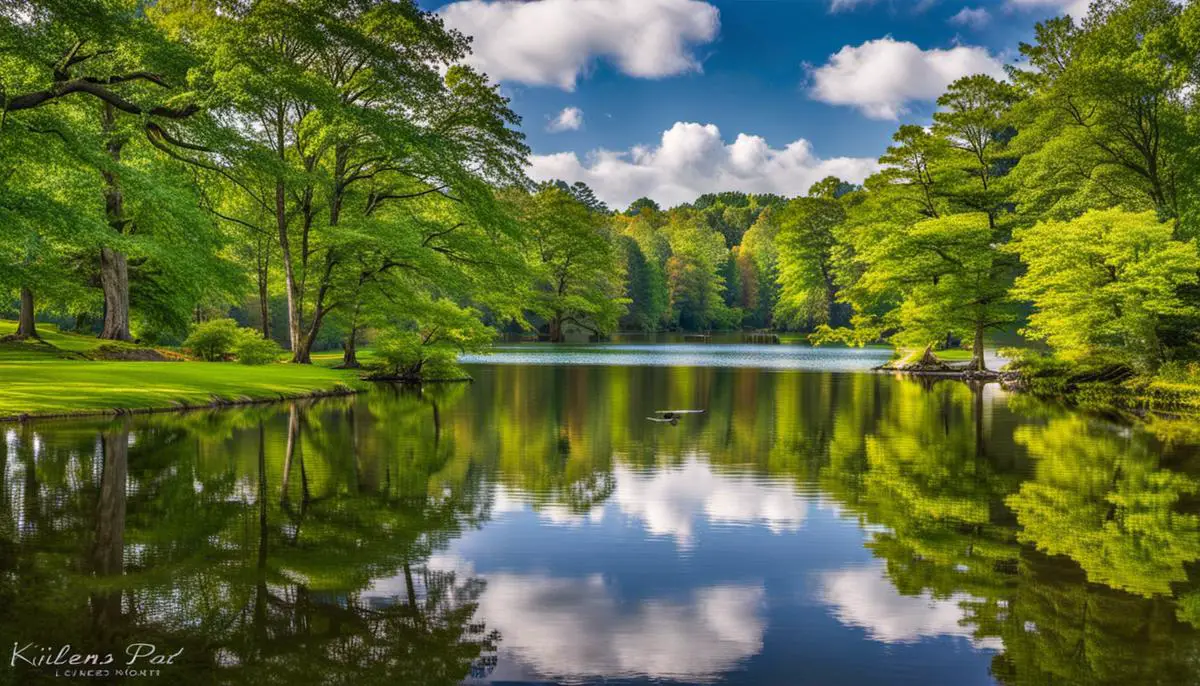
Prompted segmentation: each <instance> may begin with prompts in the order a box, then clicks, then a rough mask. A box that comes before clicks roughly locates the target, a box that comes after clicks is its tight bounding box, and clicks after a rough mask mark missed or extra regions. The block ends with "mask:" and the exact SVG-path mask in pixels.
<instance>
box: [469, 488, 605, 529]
mask: <svg viewBox="0 0 1200 686" xmlns="http://www.w3.org/2000/svg"><path fill="white" fill-rule="evenodd" d="M526 510H533V511H534V512H536V513H537V516H538V519H541V520H542V521H543V522H546V523H548V524H557V525H560V526H581V525H583V524H598V523H600V522H601V521H602V520H603V519H604V506H603V505H596V506H595V507H593V508H591V509H589V510H588V511H586V512H574V511H572V510H571V509H570V508H568V507H567V506H566V505H562V504H560V503H551V504H549V505H539V506H537V507H536V508H535V507H534V506H533V505H532V504H531V503H530V502H529V499H528V498H525V497H522V496H521V494H520V493H517V492H514V491H512V490H510V489H508V488H505V487H504V486H503V485H500V484H497V485H496V487H495V490H494V491H493V492H492V516H493V517H498V516H500V515H504V514H507V513H510V512H525V511H526Z"/></svg>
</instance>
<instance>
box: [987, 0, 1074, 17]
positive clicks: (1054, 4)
mask: <svg viewBox="0 0 1200 686" xmlns="http://www.w3.org/2000/svg"><path fill="white" fill-rule="evenodd" d="M1008 6H1009V7H1011V8H1013V9H1017V10H1043V11H1051V12H1055V13H1057V14H1069V15H1071V17H1072V18H1074V19H1076V20H1079V19H1083V18H1084V17H1086V16H1087V14H1088V9H1089V7H1090V6H1091V0H1008Z"/></svg>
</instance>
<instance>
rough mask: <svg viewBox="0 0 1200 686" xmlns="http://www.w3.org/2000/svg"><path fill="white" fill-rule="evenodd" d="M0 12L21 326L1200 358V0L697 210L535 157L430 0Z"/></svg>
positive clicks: (1128, 24) (327, 342) (284, 339)
mask: <svg viewBox="0 0 1200 686" xmlns="http://www.w3.org/2000/svg"><path fill="white" fill-rule="evenodd" d="M0 31H3V36H2V37H0V44H2V45H3V46H4V49H3V51H0V61H2V67H3V70H2V71H3V74H4V80H3V85H2V90H0V100H2V104H3V115H2V119H0V146H2V147H3V162H0V167H2V168H0V292H2V293H3V294H4V297H3V302H0V306H2V307H11V309H12V311H13V314H15V315H18V321H19V326H18V328H17V330H16V337H17V338H36V337H37V336H38V331H37V326H38V323H39V322H54V323H56V324H58V325H59V326H60V327H61V328H65V329H74V330H77V331H83V332H91V333H94V334H97V335H98V336H99V337H100V338H102V339H111V340H113V341H130V340H137V341H140V342H145V343H150V344H178V343H180V342H182V341H184V340H185V339H187V338H188V337H189V336H195V335H196V334H197V330H198V329H199V330H201V332H202V333H204V334H212V333H213V329H220V328H221V327H225V328H226V329H229V330H228V331H226V333H227V334H228V336H227V338H228V339H229V340H230V341H233V340H241V341H242V342H243V343H244V344H245V345H244V348H243V349H244V350H246V351H247V352H246V353H245V354H246V355H247V358H248V359H249V357H253V355H254V346H253V345H250V343H249V339H250V338H255V339H258V340H260V341H261V342H262V345H261V346H259V350H258V353H259V354H260V357H264V358H265V359H272V357H271V355H270V352H271V350H272V348H271V346H273V345H274V344H273V343H270V342H271V341H274V342H276V343H277V344H279V346H280V347H281V348H282V349H286V350H287V351H288V356H289V358H290V360H291V361H292V362H295V363H302V364H303V363H308V362H310V361H311V359H312V353H313V352H314V351H316V350H328V349H340V350H342V351H343V363H344V364H345V365H346V366H348V367H354V366H356V365H357V364H358V358H357V351H358V349H359V348H360V347H361V346H363V345H365V344H370V345H371V346H373V347H375V348H376V349H378V350H380V351H382V352H383V353H384V356H385V358H386V359H387V360H388V361H389V363H391V364H393V365H394V367H395V369H396V371H397V372H402V373H403V374H406V375H411V376H429V375H430V374H434V375H436V373H437V371H438V370H440V369H444V367H445V365H447V364H449V363H451V362H452V360H453V357H454V355H455V354H456V353H457V352H459V351H462V350H473V349H479V348H482V347H484V346H486V345H488V344H489V343H490V342H491V341H492V340H494V339H495V337H496V335H497V333H499V332H506V333H510V334H524V335H529V336H540V337H542V338H544V339H546V340H550V341H562V340H564V339H565V338H566V337H567V336H568V335H569V334H570V333H572V332H576V333H580V334H584V335H588V336H596V337H605V336H609V335H611V334H612V333H614V332H617V331H645V332H655V331H672V330H674V331H711V330H743V329H756V330H774V331H782V330H786V331H796V332H801V333H803V334H807V335H808V336H809V338H810V340H812V341H813V342H816V343H829V342H841V343H848V344H856V345H861V344H866V343H873V342H891V343H892V344H894V345H897V346H903V347H916V348H924V347H926V346H930V347H933V348H945V347H964V348H967V349H970V350H971V351H972V355H971V363H970V367H971V368H974V369H981V368H982V367H983V366H984V356H983V351H984V344H985V340H987V339H988V338H989V337H990V336H991V335H992V332H995V331H999V330H1008V331H1013V330H1020V331H1021V332H1023V333H1024V334H1025V336H1026V337H1027V338H1028V339H1029V340H1032V341H1039V342H1041V343H1044V344H1045V346H1046V347H1047V348H1048V349H1049V350H1051V351H1053V353H1054V354H1055V355H1057V356H1058V358H1059V359H1061V360H1065V361H1067V362H1069V363H1082V362H1084V361H1089V360H1104V361H1106V363H1117V364H1120V365H1123V366H1125V367H1128V368H1129V369H1133V370H1137V371H1144V372H1158V373H1161V374H1169V375H1175V376H1176V377H1178V376H1179V375H1184V376H1188V377H1190V378H1193V379H1195V378H1197V377H1200V371H1198V367H1197V362H1196V360H1200V309H1198V307H1200V284H1198V274H1200V254H1198V251H1197V243H1196V240H1197V233H1198V228H1200V224H1198V223H1200V194H1198V193H1197V192H1196V189H1197V188H1200V185H1198V183H1197V181H1198V172H1200V162H1197V161H1196V160H1197V159H1200V158H1198V157H1197V154H1196V153H1197V150H1200V115H1198V113H1197V110H1196V107H1195V103H1196V92H1197V91H1196V86H1197V84H1198V81H1200V59H1198V58H1197V55H1200V8H1198V7H1197V6H1196V5H1194V4H1191V5H1187V6H1180V5H1179V4H1177V3H1175V2H1172V1H1171V0H1119V1H1118V0H1100V1H1099V2H1096V3H1094V5H1093V7H1092V10H1091V12H1090V14H1089V15H1088V16H1087V17H1083V18H1074V19H1073V18H1070V17H1062V18H1057V19H1052V20H1048V21H1046V22H1044V23H1042V24H1039V25H1038V27H1037V31H1036V39H1035V40H1034V41H1033V42H1032V43H1030V44H1022V45H1021V46H1020V48H1019V49H1020V55H1021V58H1020V59H1019V60H1017V61H1015V62H1014V63H1013V64H1012V65H1010V66H1009V68H1008V71H1007V76H1006V78H1005V79H1002V80H1001V79H996V78H992V77H990V76H986V75H975V76H969V77H966V78H963V79H960V80H958V81H957V82H955V83H953V84H952V85H951V86H950V87H949V88H948V89H947V91H946V92H945V93H944V94H943V95H942V96H941V97H940V98H939V99H938V103H937V104H938V107H937V111H936V113H935V114H934V115H933V121H932V123H931V124H930V125H929V126H917V125H903V126H900V127H899V129H898V130H897V131H896V133H895V135H894V137H893V143H892V144H891V146H890V147H889V148H888V149H887V150H886V151H885V152H884V154H883V155H882V156H881V157H880V163H881V167H880V171H879V172H878V173H876V174H874V175H872V176H871V177H869V178H867V179H866V180H865V182H864V183H862V184H861V185H856V184H851V183H847V182H845V181H843V180H839V179H836V178H828V179H825V180H823V181H820V182H819V183H817V184H815V185H813V186H812V187H811V188H808V189H797V197H793V198H785V197H780V196H777V195H769V194H768V195H760V194H747V193H742V192H725V193H717V194H708V195H704V196H701V197H699V198H697V199H696V200H695V201H694V202H692V203H688V204H684V205H680V206H677V207H673V208H662V207H660V206H659V205H658V204H656V203H655V201H654V200H652V199H649V198H642V199H639V200H637V201H636V202H634V203H633V204H632V205H630V206H629V207H628V208H625V209H620V208H609V207H608V206H606V205H605V203H604V202H602V201H601V200H599V199H598V198H597V197H596V195H595V194H594V193H593V191H592V190H591V189H589V188H588V187H587V186H586V185H584V184H582V183H574V184H571V183H569V182H567V181H555V182H549V183H533V182H532V181H530V180H529V179H528V178H527V177H526V160H527V157H528V154H529V150H528V148H527V147H526V145H525V143H524V137H523V135H522V134H521V132H520V128H519V127H520V120H519V118H518V117H517V115H516V114H515V113H514V112H513V111H512V109H511V108H510V106H509V103H508V101H507V100H506V99H505V98H504V97H503V96H502V95H501V94H500V92H499V90H498V88H497V87H496V86H495V85H494V84H493V83H492V82H491V81H490V80H489V79H488V77H487V76H486V75H485V74H481V73H479V72H477V71H475V70H473V69H471V68H470V67H468V66H465V64H464V57H465V56H466V55H467V53H468V51H469V49H470V40H469V38H468V37H465V36H463V35H461V34H459V33H457V32H455V31H453V30H451V29H448V28H447V27H445V26H444V25H443V24H442V22H441V20H440V19H439V18H438V17H437V15H435V14H431V13H427V12H424V11H422V10H420V9H419V8H418V7H417V6H416V4H415V3H414V2H384V1H382V0H379V1H370V0H361V1H356V2H349V1H347V0H314V1H313V2H309V3H306V4H305V5H304V11H303V12H298V11H296V8H295V7H294V5H293V3H290V2H286V1H284V0H259V1H257V2H249V3H247V2H233V1H225V0H210V1H207V2H195V1H194V0H159V1H158V2H155V3H142V2H135V1H134V0H71V1H70V2H66V1H65V0H33V1H32V2H22V3H15V4H5V5H4V9H3V21H2V22H0ZM229 320H233V321H232V322H230V321H229ZM230 327H232V328H230ZM239 327H240V328H239ZM217 333H220V332H217ZM218 338H219V336H218ZM193 340H195V339H193ZM263 346H266V350H265V352H266V354H265V355H263V352H264V350H263ZM223 354H224V353H223V351H222V350H219V349H218V350H216V351H215V352H214V356H216V357H221V356H222V355H223Z"/></svg>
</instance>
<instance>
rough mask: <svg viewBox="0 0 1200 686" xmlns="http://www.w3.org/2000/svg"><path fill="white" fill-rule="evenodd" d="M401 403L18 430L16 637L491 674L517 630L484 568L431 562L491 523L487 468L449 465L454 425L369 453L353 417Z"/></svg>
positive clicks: (367, 672) (243, 669)
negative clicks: (484, 481) (501, 627)
mask: <svg viewBox="0 0 1200 686" xmlns="http://www.w3.org/2000/svg"><path fill="white" fill-rule="evenodd" d="M385 405H387V404H386V403H385ZM387 407H388V408H389V409H390V408H391V406H390V405H387ZM351 412H357V413H358V414H359V415H360V416H359V417H356V418H354V419H351V418H350V417H348V416H347V415H348V414H349V413H351ZM362 414H366V415H369V417H368V418H367V419H363V418H362V417H361V415H362ZM384 414H385V416H383V417H382V418H380V417H376V416H375V413H373V412H367V411H365V409H364V408H363V407H355V403H353V402H348V403H325V404H321V405H320V406H319V407H316V406H311V407H310V406H307V405H292V406H290V407H288V408H285V409H283V410H282V412H280V411H279V410H277V409H267V408H256V409H251V410H247V411H245V412H244V413H230V412H222V413H213V414H212V415H180V416H178V417H174V416H166V415H164V416H156V417H148V418H144V419H142V420H140V421H137V422H132V421H130V420H120V421H114V422H90V423H86V424H85V423H73V424H55V423H45V424H38V425H23V426H22V427H20V429H19V430H17V431H10V432H8V433H7V434H6V435H5V436H6V441H5V443H4V455H3V456H4V458H5V469H4V470H3V471H2V472H0V473H3V474H4V478H5V481H4V482H3V485H4V489H3V495H4V500H3V503H4V506H5V507H4V512H3V513H2V515H0V517H2V519H0V536H3V539H2V542H0V564H3V567H2V568H0V579H3V581H2V582H0V598H2V599H4V600H5V601H10V600H11V602H5V603H4V604H3V606H2V609H0V626H2V627H3V629H4V631H3V633H4V635H5V636H13V637H16V639H17V640H20V641H21V642H22V643H35V644H38V645H45V646H55V647H57V646H60V645H63V644H67V643H70V644H71V645H73V646H75V647H76V648H77V649H79V650H83V651H98V652H110V651H111V652H116V653H117V654H118V656H120V655H121V654H122V653H123V651H124V648H125V645H127V644H128V643H130V642H135V641H137V642H148V643H154V644H156V645H158V646H160V647H161V648H162V649H163V650H167V649H168V648H169V649H170V650H169V652H174V651H176V650H179V649H180V648H183V653H182V654H181V657H180V658H179V659H178V660H177V661H176V663H175V665H173V666H172V667H171V668H170V670H173V671H170V672H169V674H168V671H164V672H163V674H164V676H170V677H171V678H173V679H175V680H178V681H183V682H185V683H189V682H193V681H194V682H197V683H212V682H213V681H219V682H229V683H264V684H270V683H281V684H296V683H388V684H395V683H413V684H453V683H457V682H458V681H459V680H461V679H462V678H463V677H464V676H466V675H467V674H469V673H471V672H472V671H473V670H474V671H476V672H479V671H481V670H484V671H486V669H488V666H489V664H490V663H491V661H494V655H495V650H496V646H497V642H498V640H499V636H498V634H496V633H495V632H489V631H488V630H487V629H486V627H485V625H484V624H483V623H482V621H481V620H480V619H479V618H477V617H476V616H475V614H476V607H477V603H478V598H479V595H480V593H481V592H482V589H483V582H482V581H481V580H479V579H475V578H471V577H464V576H461V575H456V574H455V573H450V572H442V571H437V570H433V569H430V568H429V567H428V565H427V561H428V559H429V556H430V555H431V554H433V553H434V552H435V551H436V550H438V549H440V548H441V547H444V546H445V545H446V544H447V543H448V541H449V540H450V539H452V538H453V537H455V536H457V535H458V534H460V533H461V532H462V531H464V530H465V528H470V527H474V526H477V525H478V524H480V523H481V522H482V521H483V520H484V519H485V518H486V516H487V510H488V507H489V500H488V498H487V492H486V490H485V489H481V488H479V484H478V472H477V471H472V470H467V471H466V472H465V473H461V474H457V475H452V474H448V473H440V472H443V470H444V468H445V467H446V466H447V465H446V460H445V459H442V460H439V459H438V458H437V455H438V454H439V447H438V446H437V442H438V441H439V440H440V439H438V438H437V436H438V435H439V433H440V429H438V428H437V427H433V428H432V429H431V430H430V431H428V432H418V433H417V435H415V436H414V435H412V434H409V435H408V437H407V438H406V439H405V440H407V441H410V444H409V445H408V446H407V447H408V452H407V454H406V453H405V452H404V451H397V452H395V453H389V452H379V451H374V452H372V451H370V450H368V449H367V447H365V446H361V445H360V446H357V447H358V448H359V450H358V451H356V450H355V447H356V446H355V441H356V440H359V439H360V438H361V437H362V434H360V433H359V430H357V429H355V425H356V424H357V423H360V422H362V421H370V422H378V421H387V420H388V419H389V417H387V416H386V412H385V413H384ZM231 415H238V416H237V418H236V420H231V419H229V417H230V416H231ZM426 419H428V417H426ZM410 421H412V422H416V421H418V420H417V419H415V418H414V419H411V420H410ZM347 427H349V428H347ZM426 436H429V437H432V441H425V440H424V438H425V437H426ZM416 454H420V455H421V456H422V457H421V458H420V459H407V458H409V457H411V456H413V455H416ZM441 455H442V457H443V458H444V457H446V456H447V455H448V453H445V452H442V453H441ZM364 464H366V465H369V466H370V470H364V469H363V466H364ZM289 470H290V471H291V473H292V476H290V477H289V476H288V474H289ZM371 470H375V471H371ZM376 471H381V472H383V474H384V476H383V477H382V478H376V477H377V474H376ZM13 476H16V477H17V480H18V481H17V482H14V481H13V480H12V477H13ZM289 478H290V480H291V481H290V482H289ZM393 578H397V579H404V584H403V585H402V589H403V590H402V591H399V592H395V589H391V588H390V586H388V584H387V580H388V579H393ZM381 584H382V586H381ZM19 679H20V680H21V682H22V683H35V682H38V681H40V680H48V681H53V670H52V669H51V670H49V671H47V670H46V669H38V668H34V667H29V668H28V669H25V670H24V671H23V672H22V673H21V674H20V675H19ZM116 680H119V679H116Z"/></svg>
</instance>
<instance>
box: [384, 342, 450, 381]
mask: <svg viewBox="0 0 1200 686" xmlns="http://www.w3.org/2000/svg"><path fill="white" fill-rule="evenodd" d="M375 356H376V357H377V358H379V359H380V360H381V361H382V366H381V367H380V368H379V369H377V370H376V371H375V373H374V376H376V377H380V378H388V379H400V380H404V381H422V380H435V381H447V380H452V379H462V378H465V377H466V373H465V372H464V371H463V370H462V368H461V367H459V366H458V364H457V359H458V355H457V351H456V350H455V349H453V348H450V347H445V346H430V345H422V343H421V337H420V336H419V335H418V334H416V333H415V332H389V333H387V334H385V335H383V336H382V337H380V338H379V340H377V341H376V342H375Z"/></svg>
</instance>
